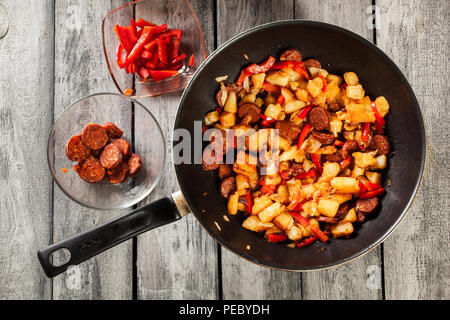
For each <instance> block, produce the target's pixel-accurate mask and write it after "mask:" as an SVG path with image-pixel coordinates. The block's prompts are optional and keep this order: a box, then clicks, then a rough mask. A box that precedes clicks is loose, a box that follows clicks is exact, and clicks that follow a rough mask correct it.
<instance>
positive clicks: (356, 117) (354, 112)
mask: <svg viewBox="0 0 450 320" xmlns="http://www.w3.org/2000/svg"><path fill="white" fill-rule="evenodd" d="M346 108H347V115H348V120H349V121H350V122H351V123H362V122H374V121H375V115H374V114H373V111H372V108H370V107H367V106H365V105H362V104H357V103H350V104H348V105H347V106H346Z"/></svg>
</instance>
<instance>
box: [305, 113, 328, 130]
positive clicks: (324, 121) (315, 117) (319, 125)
mask: <svg viewBox="0 0 450 320" xmlns="http://www.w3.org/2000/svg"><path fill="white" fill-rule="evenodd" d="M307 118H308V121H309V123H310V124H311V126H313V127H314V129H316V130H318V131H321V130H325V129H327V128H328V127H329V126H330V114H329V113H328V111H327V110H325V109H324V108H322V107H314V108H312V109H311V110H310V111H309V113H308V116H307Z"/></svg>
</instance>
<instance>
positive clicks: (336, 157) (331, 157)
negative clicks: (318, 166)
mask: <svg viewBox="0 0 450 320" xmlns="http://www.w3.org/2000/svg"><path fill="white" fill-rule="evenodd" d="M323 158H324V160H325V161H330V162H341V161H342V160H344V159H343V158H342V154H341V152H340V151H338V152H335V153H332V154H326V155H324V157H323Z"/></svg>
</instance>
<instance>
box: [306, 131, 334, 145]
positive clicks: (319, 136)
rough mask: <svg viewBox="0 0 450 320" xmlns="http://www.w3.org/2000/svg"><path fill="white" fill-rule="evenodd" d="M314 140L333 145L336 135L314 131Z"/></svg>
mask: <svg viewBox="0 0 450 320" xmlns="http://www.w3.org/2000/svg"><path fill="white" fill-rule="evenodd" d="M311 134H312V136H313V137H314V139H316V140H317V141H319V142H320V143H321V144H332V143H333V141H334V135H333V134H332V133H326V132H319V131H316V130H314V131H313V132H311Z"/></svg>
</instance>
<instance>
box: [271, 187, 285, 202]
mask: <svg viewBox="0 0 450 320" xmlns="http://www.w3.org/2000/svg"><path fill="white" fill-rule="evenodd" d="M270 199H271V200H273V201H276V202H280V203H284V204H287V203H289V191H288V187H287V186H286V185H280V186H279V187H278V190H277V192H276V193H274V194H272V195H271V196H270Z"/></svg>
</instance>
